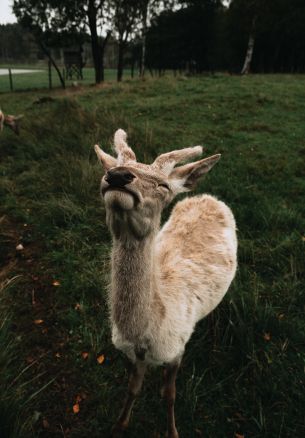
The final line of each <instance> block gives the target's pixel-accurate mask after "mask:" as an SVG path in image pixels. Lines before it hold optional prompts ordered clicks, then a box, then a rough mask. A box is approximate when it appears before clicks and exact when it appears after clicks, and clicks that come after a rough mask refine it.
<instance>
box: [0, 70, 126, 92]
mask: <svg viewBox="0 0 305 438" xmlns="http://www.w3.org/2000/svg"><path fill="white" fill-rule="evenodd" d="M8 67H11V68H12V69H14V68H15V69H31V70H37V71H35V72H32V73H22V74H15V73H13V74H12V76H13V89H14V91H24V90H33V89H41V88H46V89H47V88H49V76H48V68H47V67H46V66H44V65H42V66H41V67H36V66H34V67H33V66H31V65H26V66H22V65H17V66H14V65H13V66H12V65H0V68H8ZM61 70H62V69H61ZM83 77H84V78H83V80H79V81H77V80H76V79H73V80H67V81H66V86H67V87H71V85H72V83H73V82H74V83H75V82H77V84H78V86H84V85H91V84H94V83H95V76H94V69H93V68H84V69H83ZM127 77H130V71H129V70H126V71H125V72H124V79H125V78H127ZM105 80H106V81H115V80H116V70H115V69H105ZM52 86H53V88H59V87H61V84H60V81H59V78H58V75H57V73H56V71H55V69H54V68H52ZM9 91H10V82H9V76H8V75H3V76H2V75H1V76H0V93H6V92H9Z"/></svg>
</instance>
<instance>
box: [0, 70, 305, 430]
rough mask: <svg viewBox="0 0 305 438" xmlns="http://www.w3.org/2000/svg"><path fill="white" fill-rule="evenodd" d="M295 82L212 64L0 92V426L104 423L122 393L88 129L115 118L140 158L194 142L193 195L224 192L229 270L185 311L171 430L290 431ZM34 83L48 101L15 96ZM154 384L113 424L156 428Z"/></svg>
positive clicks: (299, 354)
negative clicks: (230, 239)
mask: <svg viewBox="0 0 305 438" xmlns="http://www.w3.org/2000/svg"><path fill="white" fill-rule="evenodd" d="M89 73H90V74H91V76H90V77H89ZM90 78H91V79H90ZM2 79H3V78H2V77H1V78H0V80H2ZM22 80H23V81H29V82H28V84H30V78H29V77H26V76H25V77H24V78H22ZM41 80H42V79H41ZM86 80H88V82H90V80H92V71H91V72H90V71H88V77H87V79H86ZM16 81H17V78H16ZM24 83H25V82H24ZM41 84H42V85H43V82H41ZM304 84H305V76H290V75H286V76H285V75H274V76H272V75H268V76H267V75H266V76H249V77H234V76H225V75H215V76H213V77H198V78H184V77H180V78H176V79H174V78H170V77H165V78H162V79H158V80H157V79H146V80H144V81H139V80H134V81H130V80H129V81H128V80H127V81H125V82H123V83H122V84H117V83H115V82H107V83H105V84H103V85H102V86H100V87H84V88H82V89H79V90H73V89H72V88H71V89H69V90H68V91H66V92H62V91H61V90H56V91H54V92H53V93H49V91H48V90H41V91H40V90H38V91H34V92H23V93H18V92H16V93H12V94H10V93H7V94H2V95H1V96H0V105H1V107H2V109H3V110H4V111H5V112H7V113H12V114H14V113H23V114H24V115H25V117H24V119H23V123H22V126H21V135H20V136H19V137H17V136H15V135H14V134H13V133H12V132H11V131H9V130H8V129H4V131H3V132H2V133H1V134H0V172H1V182H0V184H1V186H0V196H1V204H0V209H1V215H0V218H1V219H0V221H1V222H0V226H1V232H0V245H1V252H0V262H1V263H2V270H1V271H0V282H1V281H2V291H1V295H0V320H2V321H3V323H2V325H0V328H1V330H0V366H1V370H2V372H1V376H0V430H1V431H2V433H4V436H5V437H9V438H11V437H20V438H21V437H22V438H24V437H26V438H27V437H57V436H58V437H61V436H64V437H68V438H71V437H73V438H87V437H89V436H90V437H92V438H98V437H106V436H109V431H110V429H111V425H112V424H113V422H114V420H115V418H116V416H117V414H118V412H119V410H120V407H121V405H122V399H123V398H124V394H125V391H126V385H127V375H126V372H125V370H124V361H123V358H122V356H121V355H120V354H119V353H118V352H117V351H116V350H115V349H114V347H113V346H112V344H111V339H110V329H109V324H108V316H107V284H108V282H109V264H108V263H109V252H110V235H109V232H108V230H107V227H106V225H105V211H104V208H103V206H102V204H101V201H100V197H99V183H100V178H101V168H100V166H99V164H98V163H97V159H96V157H95V155H94V152H93V145H94V144H95V143H96V142H99V143H100V144H101V145H103V147H104V148H105V149H106V150H107V151H110V150H111V149H110V144H111V141H112V136H113V133H114V131H115V130H116V129H117V128H118V127H122V128H124V129H126V130H127V132H128V134H129V142H130V144H131V145H132V146H133V147H134V149H135V151H136V153H137V155H138V158H139V160H143V161H144V162H147V163H150V162H152V160H153V159H154V158H155V157H156V155H157V154H158V153H159V152H161V151H164V150H169V149H172V148H182V147H186V146H192V145H197V144H203V145H204V146H205V147H206V150H205V152H204V154H205V155H208V154H213V153H218V152H220V153H222V158H221V160H220V162H219V163H218V164H217V166H215V168H214V169H213V170H212V171H211V173H210V174H209V175H208V176H207V177H206V179H205V180H204V181H203V182H202V183H201V184H200V186H199V187H198V189H197V191H196V193H202V192H208V193H212V194H214V195H216V196H217V197H219V198H220V199H222V200H224V201H225V202H226V203H228V205H229V206H230V207H231V208H232V210H233V212H234V214H235V216H236V221H237V225H238V237H239V269H238V274H237V277H236V279H235V280H234V283H233V285H232V287H231V288H230V290H229V292H228V294H227V296H226V297H225V299H224V301H223V302H222V303H221V304H220V306H219V307H218V308H217V310H216V311H215V312H214V313H213V314H212V315H210V316H209V317H208V318H206V319H205V320H204V321H202V322H201V323H200V324H198V327H197V328H196V331H195V333H194V335H193V337H192V339H191V341H190V343H189V344H188V346H187V349H186V354H185V357H184V360H183V365H182V367H181V370H180V372H179V376H178V381H177V390H178V396H177V403H176V418H177V426H178V429H179V431H180V434H181V435H180V436H181V438H194V437H199V438H200V437H205V438H242V437H244V438H301V437H304V436H305V423H304V406H305V391H304V388H305V375H304V367H305V348H304V346H305V318H304V312H305V288H304V278H305V253H304V251H305V202H304V193H305V163H304V156H305V123H304V121H305V87H304ZM41 96H50V97H52V98H53V99H54V100H52V101H49V102H47V103H44V104H33V102H34V101H37V99H38V98H39V97H41ZM169 211H170V209H168V210H167V211H166V212H165V214H164V220H165V219H166V217H167V215H168V214H169ZM19 243H22V244H23V246H24V250H22V251H20V252H18V251H16V249H15V248H16V245H17V244H19ZM4 279H10V282H8V283H7V282H6V283H3V281H4ZM101 355H103V356H104V361H103V362H102V363H101V364H100V363H98V361H97V358H98V357H100V356H101ZM160 383H161V370H160V369H155V370H151V371H150V372H149V374H148V377H147V379H146V383H145V387H144V390H143V392H142V394H141V396H140V398H139V401H138V402H137V403H136V406H135V409H134V413H133V416H132V420H131V424H130V430H129V432H128V435H126V436H128V437H133V438H139V437H152V436H154V437H159V436H161V437H162V436H164V430H165V422H166V420H165V418H166V416H165V406H164V404H163V403H162V402H161V401H160V397H159V388H160ZM77 403H78V405H79V412H78V413H75V412H73V406H74V405H75V404H77ZM3 431H4V432H3ZM1 437H2V435H1Z"/></svg>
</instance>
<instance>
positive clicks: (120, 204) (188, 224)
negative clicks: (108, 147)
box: [95, 129, 237, 438]
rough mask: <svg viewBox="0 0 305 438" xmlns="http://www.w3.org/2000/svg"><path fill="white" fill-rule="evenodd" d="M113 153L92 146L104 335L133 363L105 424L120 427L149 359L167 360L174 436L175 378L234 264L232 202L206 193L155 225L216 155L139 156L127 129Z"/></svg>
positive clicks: (172, 435)
mask: <svg viewBox="0 0 305 438" xmlns="http://www.w3.org/2000/svg"><path fill="white" fill-rule="evenodd" d="M114 146H115V150H116V152H117V158H114V157H112V156H111V155H108V154H107V153H105V152H103V151H102V150H101V149H100V148H99V146H97V145H96V146H95V151H96V153H97V156H98V158H99V160H100V161H101V163H102V166H103V168H104V171H105V175H104V177H103V178H102V182H101V194H102V197H103V198H104V202H105V207H106V221H107V225H108V226H109V228H110V231H111V233H112V237H113V249H112V278H111V292H110V297H109V302H110V318H111V324H112V340H113V343H114V345H115V346H116V348H118V349H119V350H121V351H123V352H124V353H125V354H126V355H127V357H128V358H129V359H130V361H131V362H132V367H131V371H130V376H129V385H128V395H127V397H126V400H125V404H124V407H123V410H122V412H121V414H120V416H119V418H118V420H117V423H116V425H115V426H114V428H113V431H112V434H113V436H120V435H121V434H122V432H123V431H124V430H125V429H126V428H127V426H128V423H129V418H130V414H131V409H132V406H133V403H134V400H135V397H136V396H137V394H138V393H139V391H140V389H141V386H142V382H143V378H144V373H145V369H146V367H147V365H150V364H152V365H165V367H166V368H165V372H164V375H165V381H164V387H163V395H164V396H165V398H166V399H167V419H168V437H169V438H177V437H178V432H177V429H176V426H175V417H174V401H175V394H176V388H175V380H176V375H177V371H178V368H179V364H180V362H181V358H182V356H183V352H184V349H185V345H186V343H187V342H188V340H189V338H190V336H191V334H192V332H193V330H194V327H195V325H196V323H197V321H199V320H201V319H202V318H204V317H205V316H206V315H208V314H209V313H210V312H211V311H212V310H213V309H214V308H215V307H216V306H217V305H218V304H219V302H220V301H221V300H222V298H223V296H224V295H225V293H226V292H227V290H228V288H229V286H230V283H231V281H232V280H233V278H234V275H235V271H236V250H237V240H236V233H235V221H234V217H233V215H232V212H231V210H230V209H229V208H228V207H227V206H226V205H225V204H224V203H223V202H221V201H218V200H217V199H216V198H214V197H212V196H210V195H200V196H194V197H191V198H186V199H184V200H183V201H180V202H178V203H177V205H176V206H175V208H174V209H173V212H172V214H171V217H170V219H169V220H168V222H167V223H166V224H165V225H164V226H163V228H162V229H161V230H160V229H159V227H160V219H161V212H162V210H163V208H164V207H165V206H166V205H168V204H169V202H171V201H172V199H173V198H174V197H175V195H177V193H181V192H186V191H189V190H190V189H192V188H193V187H194V186H195V184H196V181H197V180H198V178H199V177H201V176H202V175H203V174H205V173H207V172H208V171H209V170H210V169H211V168H212V167H213V166H214V164H215V163H217V161H218V160H219V158H220V155H219V154H217V155H213V156H211V157H209V158H205V159H202V160H200V161H196V162H194V163H189V164H185V165H183V166H180V167H175V165H176V164H177V163H179V162H181V161H186V160H188V159H191V158H194V157H196V156H198V155H201V153H202V147H201V146H195V147H192V148H186V149H181V150H176V151H173V152H169V153H165V154H162V155H160V156H159V157H158V158H157V159H156V160H155V161H154V162H153V164H151V165H146V164H142V163H138V162H137V161H136V156H135V154H134V152H133V151H132V149H131V148H130V147H129V146H128V145H127V143H126V133H125V132H124V131H123V130H121V129H119V130H118V131H117V132H116V133H115V135H114Z"/></svg>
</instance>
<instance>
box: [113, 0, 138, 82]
mask: <svg viewBox="0 0 305 438" xmlns="http://www.w3.org/2000/svg"><path fill="white" fill-rule="evenodd" d="M112 6H113V9H114V16H113V26H114V30H115V32H116V34H117V37H118V44H119V52H118V69H117V80H118V81H121V80H122V78H123V68H124V53H125V50H126V47H127V43H128V41H129V39H130V38H131V37H132V35H133V33H134V31H135V29H136V26H137V25H138V23H139V20H140V6H141V0H138V1H137V0H113V2H112Z"/></svg>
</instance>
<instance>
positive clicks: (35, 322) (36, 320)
mask: <svg viewBox="0 0 305 438" xmlns="http://www.w3.org/2000/svg"><path fill="white" fill-rule="evenodd" d="M42 323H43V319H35V320H34V324H42Z"/></svg>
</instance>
